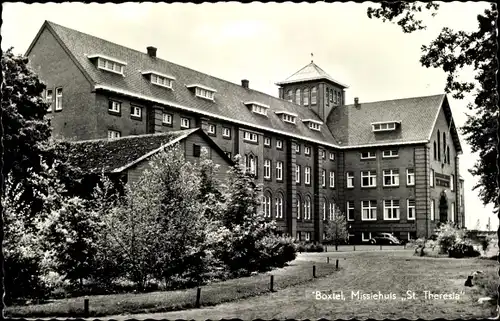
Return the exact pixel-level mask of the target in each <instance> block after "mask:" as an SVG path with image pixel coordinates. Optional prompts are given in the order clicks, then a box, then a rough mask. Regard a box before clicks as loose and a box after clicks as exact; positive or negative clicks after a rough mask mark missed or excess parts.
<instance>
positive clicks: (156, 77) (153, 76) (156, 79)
mask: <svg viewBox="0 0 500 321" xmlns="http://www.w3.org/2000/svg"><path fill="white" fill-rule="evenodd" d="M142 74H143V75H149V80H150V81H151V83H152V84H154V85H158V86H162V87H165V88H169V89H172V84H173V83H174V80H175V77H172V76H169V75H164V74H160V73H158V72H156V71H145V72H143V73H142Z"/></svg>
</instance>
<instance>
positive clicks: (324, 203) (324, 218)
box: [321, 198, 326, 221]
mask: <svg viewBox="0 0 500 321" xmlns="http://www.w3.org/2000/svg"><path fill="white" fill-rule="evenodd" d="M321 203H322V204H321V211H322V212H323V221H326V199H324V198H323V199H322V200H321Z"/></svg>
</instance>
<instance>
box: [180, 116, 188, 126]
mask: <svg viewBox="0 0 500 321" xmlns="http://www.w3.org/2000/svg"><path fill="white" fill-rule="evenodd" d="M189 123H190V121H189V118H184V117H181V128H189Z"/></svg>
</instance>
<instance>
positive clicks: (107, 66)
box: [89, 57, 125, 76]
mask: <svg viewBox="0 0 500 321" xmlns="http://www.w3.org/2000/svg"><path fill="white" fill-rule="evenodd" d="M89 58H90V57H89ZM101 62H102V63H103V64H101ZM116 66H117V67H118V69H119V70H116V68H115V67H116ZM124 66H125V64H124V63H121V62H118V61H116V60H112V59H108V58H103V57H98V58H97V68H99V69H102V70H105V71H109V72H113V73H115V74H118V75H122V76H123V69H124Z"/></svg>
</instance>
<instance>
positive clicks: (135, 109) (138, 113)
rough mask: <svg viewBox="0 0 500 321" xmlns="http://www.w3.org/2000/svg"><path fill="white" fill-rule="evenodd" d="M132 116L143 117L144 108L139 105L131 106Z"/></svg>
mask: <svg viewBox="0 0 500 321" xmlns="http://www.w3.org/2000/svg"><path fill="white" fill-rule="evenodd" d="M130 116H132V117H137V118H141V117H142V108H141V107H138V106H131V107H130Z"/></svg>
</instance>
